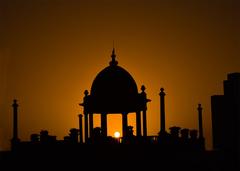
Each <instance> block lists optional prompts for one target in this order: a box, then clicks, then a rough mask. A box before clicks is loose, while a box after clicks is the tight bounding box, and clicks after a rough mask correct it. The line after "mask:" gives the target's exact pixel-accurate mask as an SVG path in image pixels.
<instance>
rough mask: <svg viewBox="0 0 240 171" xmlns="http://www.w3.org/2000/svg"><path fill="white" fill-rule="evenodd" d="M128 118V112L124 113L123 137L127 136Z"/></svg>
mask: <svg viewBox="0 0 240 171" xmlns="http://www.w3.org/2000/svg"><path fill="white" fill-rule="evenodd" d="M127 127H128V118H127V113H123V114H122V135H123V138H124V137H126V136H127Z"/></svg>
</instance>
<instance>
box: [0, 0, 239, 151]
mask: <svg viewBox="0 0 240 171" xmlns="http://www.w3.org/2000/svg"><path fill="white" fill-rule="evenodd" d="M238 7H239V2H238V1H237V0H236V1H228V0H224V1H221V2H209V1H200V2H195V1H194V2H190V1H189V2H188V1H185V2H176V1H172V2H164V1H151V3H150V2H149V1H124V2H123V1H114V2H112V1H101V2H100V1H92V2H89V1H81V2H77V1H74V0H70V1H69V0H68V1H61V2H50V1H49V2H48V1H44V2H43V1H38V0H36V1H32V2H30V1H24V2H20V1H19V2H18V1H15V0H3V1H1V2H0V11H1V12H2V13H1V15H0V18H1V21H2V25H3V27H1V30H0V34H1V37H2V39H1V40H0V45H1V46H0V68H1V70H0V96H1V99H0V100H1V101H0V109H1V113H0V115H1V120H0V150H2V149H9V147H10V143H9V140H10V139H11V134H12V128H11V126H10V125H11V124H9V123H11V121H12V115H11V111H10V107H9V106H10V105H11V103H12V99H14V98H16V99H18V100H19V103H20V104H19V105H20V106H21V108H20V111H19V125H18V126H19V137H20V138H21V139H23V140H29V135H30V134H32V133H34V132H39V131H40V130H42V129H47V130H49V132H50V133H51V134H54V135H56V136H57V139H62V138H63V137H64V136H65V135H66V134H67V133H68V131H69V130H68V129H69V128H72V127H78V120H77V119H76V117H77V115H78V114H79V113H83V111H82V110H81V109H80V108H79V106H78V103H79V101H80V100H81V98H82V96H83V91H84V90H85V89H86V88H87V87H90V85H91V83H92V81H93V79H94V76H95V74H96V73H98V72H99V71H100V70H101V69H102V68H103V67H104V66H105V65H106V63H105V61H109V49H111V48H112V41H113V40H114V41H115V48H116V51H117V55H118V58H119V61H120V64H121V66H123V67H124V68H126V69H127V70H128V71H129V73H131V75H133V76H134V78H135V80H136V82H137V85H139V86H141V85H143V84H144V85H145V86H146V88H147V89H146V91H147V93H148V98H149V99H151V100H152V101H151V103H150V104H149V105H148V111H149V116H148V123H147V125H148V126H150V127H149V129H148V135H154V134H155V133H156V132H158V130H159V122H155V121H160V118H159V117H160V116H159V112H160V111H159V95H158V93H159V90H160V88H161V87H164V88H165V90H166V93H167V96H166V115H167V116H168V117H167V118H166V129H168V128H169V127H171V126H173V125H175V123H179V126H182V127H186V128H191V129H198V127H197V125H198V123H197V120H198V119H197V115H195V113H196V105H197V104H198V103H202V105H203V121H204V122H203V127H204V135H205V137H206V143H207V147H208V148H211V129H210V128H211V110H210V99H209V96H211V95H213V94H219V93H220V92H222V91H221V90H222V86H221V80H224V79H225V76H226V74H227V73H231V72H236V71H239V70H240V68H239V66H240V61H239V34H238V30H240V28H239V22H238V18H239V10H238ZM119 117H121V116H119ZM119 117H118V116H110V117H109V124H111V125H112V130H109V132H108V134H109V135H113V133H114V132H115V131H120V130H121V126H115V125H121V123H119V122H118V123H116V122H115V121H116V120H119ZM2 118H3V119H2ZM134 119H135V117H130V118H129V122H130V125H133V126H134V128H135V125H134V124H133V123H134ZM95 121H96V125H97V126H100V118H96V119H95ZM120 122H121V121H120ZM55 123H58V124H55ZM150 123H151V124H150ZM134 133H136V130H134Z"/></svg>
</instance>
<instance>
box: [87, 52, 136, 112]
mask: <svg viewBox="0 0 240 171" xmlns="http://www.w3.org/2000/svg"><path fill="white" fill-rule="evenodd" d="M117 64H118V63H117V61H115V53H114V50H113V53H112V61H111V62H110V66H108V67H106V68H105V69H103V70H102V71H101V72H100V73H99V74H98V75H97V76H96V78H95V79H94V81H93V83H92V87H91V93H90V99H89V109H90V111H91V112H92V113H129V112H134V111H136V110H137V108H138V89H137V84H136V82H135V80H134V79H133V77H132V76H131V75H130V74H129V73H128V72H127V71H126V70H125V69H123V68H122V67H120V66H118V65H117Z"/></svg>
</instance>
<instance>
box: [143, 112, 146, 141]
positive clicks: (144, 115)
mask: <svg viewBox="0 0 240 171" xmlns="http://www.w3.org/2000/svg"><path fill="white" fill-rule="evenodd" d="M143 136H144V137H146V136H147V110H143Z"/></svg>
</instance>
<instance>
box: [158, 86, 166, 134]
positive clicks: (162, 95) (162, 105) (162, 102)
mask: <svg viewBox="0 0 240 171" xmlns="http://www.w3.org/2000/svg"><path fill="white" fill-rule="evenodd" d="M160 90H161V91H160V93H159V95H160V115H161V116H160V123H161V129H160V133H165V132H166V128H165V99H164V98H165V95H166V94H165V93H164V88H161V89H160Z"/></svg>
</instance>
